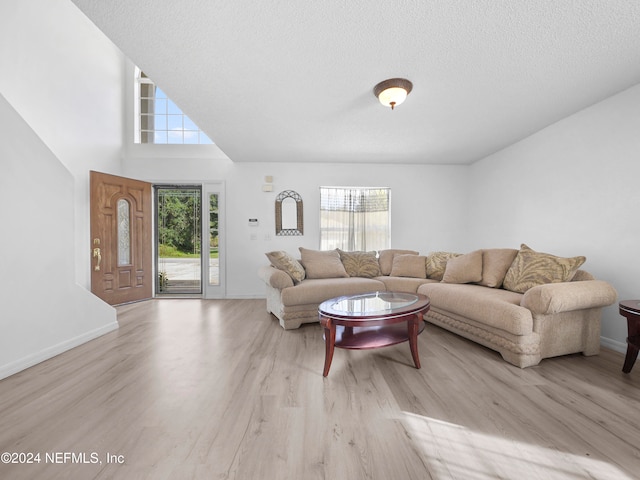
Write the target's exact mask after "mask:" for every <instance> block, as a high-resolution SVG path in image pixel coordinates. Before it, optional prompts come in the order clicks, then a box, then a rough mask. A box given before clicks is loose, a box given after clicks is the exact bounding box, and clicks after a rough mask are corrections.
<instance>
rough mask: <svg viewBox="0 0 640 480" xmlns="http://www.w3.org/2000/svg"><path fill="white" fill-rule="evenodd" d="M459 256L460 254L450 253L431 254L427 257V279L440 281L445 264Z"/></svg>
mask: <svg viewBox="0 0 640 480" xmlns="http://www.w3.org/2000/svg"><path fill="white" fill-rule="evenodd" d="M460 255H461V254H460V253H452V252H431V253H430V254H429V255H428V256H427V278H431V279H433V280H442V277H444V271H445V269H446V268H447V262H448V261H449V260H450V259H452V258H455V257H459V256H460Z"/></svg>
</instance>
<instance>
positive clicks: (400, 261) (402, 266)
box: [390, 255, 427, 278]
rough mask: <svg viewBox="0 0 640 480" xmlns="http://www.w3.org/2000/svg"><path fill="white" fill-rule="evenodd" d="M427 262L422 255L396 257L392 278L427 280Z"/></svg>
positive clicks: (394, 258) (392, 265) (392, 268)
mask: <svg viewBox="0 0 640 480" xmlns="http://www.w3.org/2000/svg"><path fill="white" fill-rule="evenodd" d="M426 261H427V257H424V256H422V255H394V256H393V263H392V264H391V273H390V276H392V277H413V278H427V268H426Z"/></svg>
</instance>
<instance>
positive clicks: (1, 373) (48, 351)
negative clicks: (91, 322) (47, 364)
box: [0, 322, 119, 380]
mask: <svg viewBox="0 0 640 480" xmlns="http://www.w3.org/2000/svg"><path fill="white" fill-rule="evenodd" d="M118 327H119V325H118V322H112V323H110V324H108V325H104V326H102V327H99V328H96V329H94V330H91V331H89V332H86V333H83V334H82V335H78V336H77V337H74V338H70V339H69V340H65V341H64V342H60V343H58V344H56V345H52V346H50V347H47V348H44V349H42V350H40V351H39V352H35V353H32V354H31V355H27V356H26V357H23V358H21V359H19V360H16V361H14V362H10V363H7V364H6V365H2V366H0V380H2V379H3V378H7V377H9V376H11V375H13V374H15V373H18V372H21V371H22V370H25V369H27V368H29V367H33V366H34V365H37V364H38V363H40V362H44V361H45V360H49V359H50V358H52V357H55V356H56V355H60V354H61V353H63V352H66V351H67V350H71V349H72V348H74V347H77V346H79V345H82V344H83V343H86V342H88V341H89V340H93V339H94V338H98V337H100V336H102V335H104V334H105V333H109V332H112V331H114V330H117V329H118Z"/></svg>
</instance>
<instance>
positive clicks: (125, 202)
mask: <svg viewBox="0 0 640 480" xmlns="http://www.w3.org/2000/svg"><path fill="white" fill-rule="evenodd" d="M90 185H91V250H90V252H91V291H92V292H93V293H94V294H95V295H97V296H98V297H100V298H101V299H103V300H104V301H105V302H107V303H109V304H110V305H119V304H122V303H129V302H135V301H138V300H145V299H148V298H151V295H152V285H153V273H152V272H153V266H152V255H151V241H152V233H151V212H152V209H151V202H152V197H151V184H150V183H147V182H141V181H139V180H132V179H130V178H124V177H117V176H114V175H108V174H106V173H99V172H93V171H92V172H90Z"/></svg>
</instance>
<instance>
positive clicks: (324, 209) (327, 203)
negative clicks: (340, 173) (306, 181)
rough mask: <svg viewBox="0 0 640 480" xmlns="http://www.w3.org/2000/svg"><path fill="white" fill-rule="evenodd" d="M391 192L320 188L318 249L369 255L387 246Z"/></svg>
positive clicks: (379, 189) (348, 188)
mask: <svg viewBox="0 0 640 480" xmlns="http://www.w3.org/2000/svg"><path fill="white" fill-rule="evenodd" d="M390 230H391V189H390V188H384V187H376V188H374V187H320V248H321V249H322V250H332V249H334V248H339V249H341V250H345V251H350V252H352V251H371V250H384V249H387V248H389V245H390V243H391V234H390Z"/></svg>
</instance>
